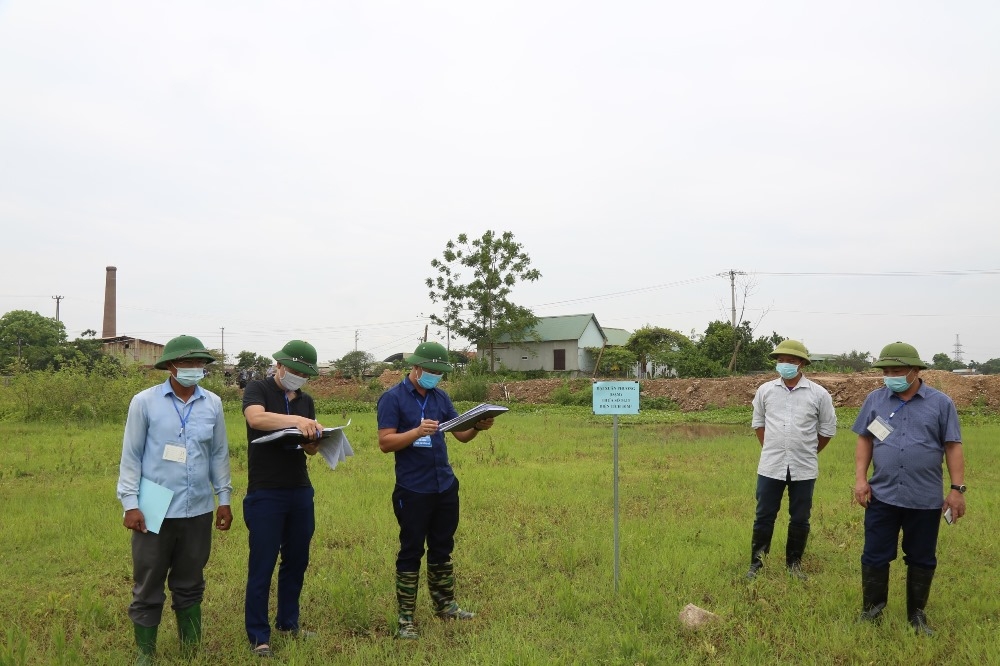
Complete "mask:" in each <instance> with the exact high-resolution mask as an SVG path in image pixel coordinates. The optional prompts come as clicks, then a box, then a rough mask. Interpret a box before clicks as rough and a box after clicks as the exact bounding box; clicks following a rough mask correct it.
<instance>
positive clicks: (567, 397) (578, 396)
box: [551, 381, 594, 407]
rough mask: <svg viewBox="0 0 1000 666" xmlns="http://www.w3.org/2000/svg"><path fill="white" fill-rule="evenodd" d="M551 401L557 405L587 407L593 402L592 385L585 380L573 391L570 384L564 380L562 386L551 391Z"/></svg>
mask: <svg viewBox="0 0 1000 666" xmlns="http://www.w3.org/2000/svg"><path fill="white" fill-rule="evenodd" d="M551 401H552V402H554V403H555V404H557V405H578V406H582V407H589V406H591V405H593V404H594V386H593V384H591V383H590V382H586V383H584V384H583V386H581V387H580V388H579V389H578V390H575V391H574V390H573V387H572V386H571V384H570V383H569V382H568V381H565V382H563V383H562V386H560V387H559V388H557V389H556V390H555V391H553V392H552V396H551Z"/></svg>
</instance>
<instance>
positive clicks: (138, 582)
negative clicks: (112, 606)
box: [128, 513, 213, 627]
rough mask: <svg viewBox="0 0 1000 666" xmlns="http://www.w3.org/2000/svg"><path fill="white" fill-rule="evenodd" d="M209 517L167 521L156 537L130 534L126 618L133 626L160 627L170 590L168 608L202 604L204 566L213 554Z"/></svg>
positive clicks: (182, 607) (178, 608) (204, 515)
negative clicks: (132, 582)
mask: <svg viewBox="0 0 1000 666" xmlns="http://www.w3.org/2000/svg"><path fill="white" fill-rule="evenodd" d="M212 523H213V520H212V514H211V513H205V514H202V515H200V516H195V517H194V518H166V519H164V521H163V526H162V527H161V528H160V533H159V534H153V533H152V532H147V533H146V534H143V533H142V532H132V577H133V579H134V580H135V587H133V588H132V603H131V604H129V607H128V616H129V618H131V620H132V622H134V623H135V624H139V625H142V626H144V627H154V626H156V625H158V624H160V617H161V616H162V615H163V604H164V602H165V601H166V600H167V595H166V594H165V593H164V591H163V584H164V582H166V584H167V585H168V586H169V587H170V596H171V601H172V603H171V608H173V609H174V610H183V609H185V608H188V607H190V606H193V605H195V604H197V603H200V602H201V598H202V596H203V595H204V593H205V575H204V571H205V565H206V564H207V563H208V555H209V553H210V552H211V550H212Z"/></svg>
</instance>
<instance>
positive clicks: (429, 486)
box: [378, 377, 458, 493]
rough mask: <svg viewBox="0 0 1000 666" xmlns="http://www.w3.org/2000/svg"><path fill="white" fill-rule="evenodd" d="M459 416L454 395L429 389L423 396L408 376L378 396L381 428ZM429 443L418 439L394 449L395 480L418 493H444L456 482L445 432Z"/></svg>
mask: <svg viewBox="0 0 1000 666" xmlns="http://www.w3.org/2000/svg"><path fill="white" fill-rule="evenodd" d="M456 416H458V412H456V411H455V406H454V405H452V404H451V398H449V397H448V394H447V393H445V392H444V391H442V390H441V389H436V388H433V389H429V390H428V391H427V395H426V396H421V395H420V393H419V392H418V391H417V389H416V388H415V387H414V386H413V384H412V383H411V382H410V378H409V377H406V378H404V379H403V381H402V382H401V383H399V384H396V385H395V386H393V387H392V388H390V389H389V390H388V391H386V392H385V393H383V394H382V396H381V397H380V398H379V399H378V429H379V430H383V429H385V428H392V429H394V430H395V431H396V432H406V431H408V430H413V429H414V428H416V427H417V426H418V425H420V420H421V419H432V420H434V421H438V422H444V421H447V420H449V419H453V418H455V417H456ZM430 439H431V442H430V443H431V445H430V446H418V445H416V443H414V444H413V445H410V446H407V447H405V448H402V449H400V450H399V451H396V452H395V456H396V483H397V484H399V485H400V486H402V487H403V488H406V489H407V490H412V491H413V492H416V493H441V492H444V491H446V490H448V489H449V488H451V486H452V484H453V483H455V473H454V472H453V471H452V469H451V464H450V463H449V462H448V445H447V443H446V442H445V433H443V432H440V431H438V432H435V433H434V434H433V435H431V436H430Z"/></svg>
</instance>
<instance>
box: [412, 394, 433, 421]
mask: <svg viewBox="0 0 1000 666" xmlns="http://www.w3.org/2000/svg"><path fill="white" fill-rule="evenodd" d="M410 395H413V394H412V393H411V394H410ZM430 398H431V394H430V393H428V394H427V395H425V396H424V401H423V402H420V398H418V397H417V396H415V395H414V396H413V399H414V400H416V401H417V404H418V405H420V420H421V421H422V420H423V419H424V407H426V406H427V401H428V400H430Z"/></svg>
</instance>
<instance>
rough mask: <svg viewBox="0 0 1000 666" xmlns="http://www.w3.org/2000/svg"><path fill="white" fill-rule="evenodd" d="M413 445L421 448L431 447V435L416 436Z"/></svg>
mask: <svg viewBox="0 0 1000 666" xmlns="http://www.w3.org/2000/svg"><path fill="white" fill-rule="evenodd" d="M413 446H416V447H418V448H421V449H429V448H431V436H430V435H424V436H423V437H420V438H418V439H417V441H415V442H413Z"/></svg>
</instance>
